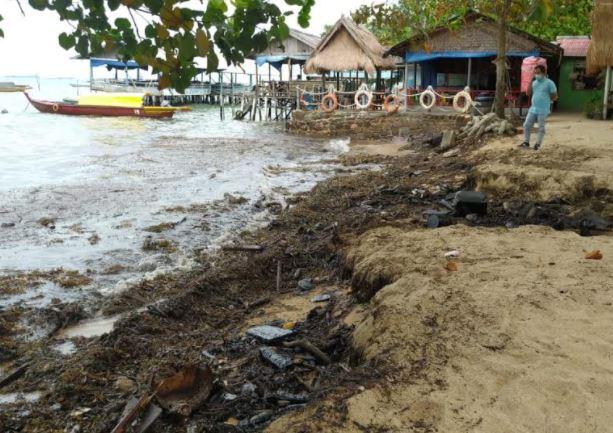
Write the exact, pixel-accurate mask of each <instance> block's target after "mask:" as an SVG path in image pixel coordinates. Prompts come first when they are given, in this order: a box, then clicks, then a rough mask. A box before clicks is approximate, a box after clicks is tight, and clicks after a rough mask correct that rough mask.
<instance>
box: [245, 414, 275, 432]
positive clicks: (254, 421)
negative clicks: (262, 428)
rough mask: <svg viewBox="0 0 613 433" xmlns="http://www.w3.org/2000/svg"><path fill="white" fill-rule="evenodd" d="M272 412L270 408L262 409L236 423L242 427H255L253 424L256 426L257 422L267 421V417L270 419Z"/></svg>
mask: <svg viewBox="0 0 613 433" xmlns="http://www.w3.org/2000/svg"><path fill="white" fill-rule="evenodd" d="M273 414H274V413H273V411H271V410H264V411H262V412H260V413H259V414H257V415H254V416H252V417H251V418H248V419H244V420H242V421H241V422H240V423H239V424H238V427H239V428H240V427H242V428H244V427H255V426H257V425H259V424H262V423H264V422H266V421H268V420H269V419H271V418H272V416H273Z"/></svg>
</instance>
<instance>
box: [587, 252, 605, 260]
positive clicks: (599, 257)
mask: <svg viewBox="0 0 613 433" xmlns="http://www.w3.org/2000/svg"><path fill="white" fill-rule="evenodd" d="M603 257H604V256H603V255H602V253H601V252H600V250H596V251H592V252H591V253H587V255H586V256H585V258H586V259H587V260H602V258H603Z"/></svg>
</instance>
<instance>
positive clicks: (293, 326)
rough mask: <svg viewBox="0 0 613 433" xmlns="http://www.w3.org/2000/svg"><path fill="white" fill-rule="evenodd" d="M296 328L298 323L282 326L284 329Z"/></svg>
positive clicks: (286, 323)
mask: <svg viewBox="0 0 613 433" xmlns="http://www.w3.org/2000/svg"><path fill="white" fill-rule="evenodd" d="M295 327H296V322H285V323H284V324H283V326H282V328H283V329H289V330H292V329H294V328H295Z"/></svg>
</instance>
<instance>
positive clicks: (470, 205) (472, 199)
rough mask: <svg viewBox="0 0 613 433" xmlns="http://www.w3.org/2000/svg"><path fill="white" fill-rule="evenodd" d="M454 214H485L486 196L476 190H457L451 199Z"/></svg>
mask: <svg viewBox="0 0 613 433" xmlns="http://www.w3.org/2000/svg"><path fill="white" fill-rule="evenodd" d="M453 207H454V208H455V210H456V215H457V216H460V217H465V216H466V215H470V214H476V215H479V216H484V215H487V196H486V195H485V194H484V193H482V192H478V191H458V192H457V193H456V194H455V197H454V199H453Z"/></svg>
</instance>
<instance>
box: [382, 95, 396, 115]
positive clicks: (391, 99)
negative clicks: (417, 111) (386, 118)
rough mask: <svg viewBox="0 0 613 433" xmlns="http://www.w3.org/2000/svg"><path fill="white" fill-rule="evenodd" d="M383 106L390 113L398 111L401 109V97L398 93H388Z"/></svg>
mask: <svg viewBox="0 0 613 433" xmlns="http://www.w3.org/2000/svg"><path fill="white" fill-rule="evenodd" d="M383 108H384V109H385V111H387V112H388V113H390V114H393V113H395V112H397V111H398V110H399V109H400V99H398V96H396V95H387V97H386V98H385V101H383Z"/></svg>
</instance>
